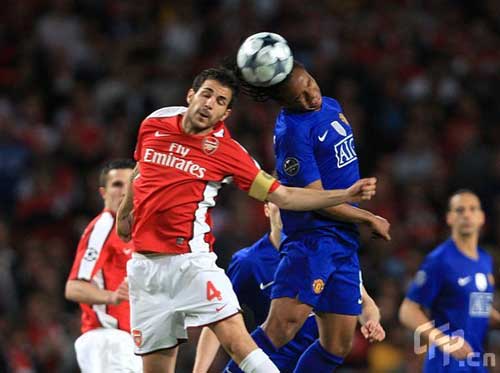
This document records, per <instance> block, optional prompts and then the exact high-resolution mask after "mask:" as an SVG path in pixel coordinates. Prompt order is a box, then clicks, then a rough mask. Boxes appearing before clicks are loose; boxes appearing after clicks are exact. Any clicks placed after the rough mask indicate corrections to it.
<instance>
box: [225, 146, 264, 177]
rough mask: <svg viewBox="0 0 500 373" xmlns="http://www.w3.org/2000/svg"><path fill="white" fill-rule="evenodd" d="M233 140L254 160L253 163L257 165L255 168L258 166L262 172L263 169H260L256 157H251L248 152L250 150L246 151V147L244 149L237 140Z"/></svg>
mask: <svg viewBox="0 0 500 373" xmlns="http://www.w3.org/2000/svg"><path fill="white" fill-rule="evenodd" d="M231 140H233V141H234V142H235V143H236V144H238V145H239V146H240V148H241V149H243V150H244V151H245V153H247V154H248V155H249V156H250V158H252V161H253V163H255V166H257V168H258V169H259V170H262V167H260V164H259V162H257V160H256V159H255V158H254V157H252V156H251V155H250V153H249V152H248V150H246V149H245V147H244V146H243V145H241V144H240V143H239V142H238V141H236V140H235V139H231Z"/></svg>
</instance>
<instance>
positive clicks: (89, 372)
mask: <svg viewBox="0 0 500 373" xmlns="http://www.w3.org/2000/svg"><path fill="white" fill-rule="evenodd" d="M75 350H76V359H77V361H78V365H79V366H80V369H81V371H82V373H110V372H114V373H118V372H120V373H122V372H123V373H124V372H127V373H142V359H141V358H140V357H139V356H136V355H134V341H133V340H132V336H131V335H130V334H129V333H127V332H125V331H123V330H119V329H111V328H98V329H93V330H89V331H88V332H86V333H83V334H82V335H81V336H80V337H78V339H77V340H76V341H75Z"/></svg>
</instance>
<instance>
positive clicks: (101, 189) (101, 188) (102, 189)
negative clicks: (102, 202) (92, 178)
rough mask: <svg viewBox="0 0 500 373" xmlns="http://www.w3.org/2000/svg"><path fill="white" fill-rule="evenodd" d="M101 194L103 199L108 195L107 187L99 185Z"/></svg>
mask: <svg viewBox="0 0 500 373" xmlns="http://www.w3.org/2000/svg"><path fill="white" fill-rule="evenodd" d="M99 194H100V195H101V197H102V199H104V198H105V197H106V189H105V188H104V187H99Z"/></svg>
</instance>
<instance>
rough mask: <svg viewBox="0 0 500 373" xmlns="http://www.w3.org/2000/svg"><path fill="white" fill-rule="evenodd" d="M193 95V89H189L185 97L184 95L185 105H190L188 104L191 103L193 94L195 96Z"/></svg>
mask: <svg viewBox="0 0 500 373" xmlns="http://www.w3.org/2000/svg"><path fill="white" fill-rule="evenodd" d="M195 93H196V92H195V91H194V89H193V88H190V89H189V91H188V93H187V95H186V101H187V103H188V104H190V103H191V100H192V99H193V96H194V94H195Z"/></svg>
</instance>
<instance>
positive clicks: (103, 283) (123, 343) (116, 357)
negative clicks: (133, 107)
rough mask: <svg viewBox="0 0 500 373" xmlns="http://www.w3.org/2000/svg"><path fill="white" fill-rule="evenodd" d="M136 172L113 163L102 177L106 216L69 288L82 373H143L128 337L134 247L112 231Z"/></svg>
mask: <svg viewBox="0 0 500 373" xmlns="http://www.w3.org/2000/svg"><path fill="white" fill-rule="evenodd" d="M134 166H135V162H133V161H132V160H115V161H111V162H109V163H108V164H107V165H106V166H105V167H104V168H103V170H102V171H101V175H100V180H99V184H100V187H99V193H100V194H101V196H102V199H103V200H104V210H103V211H102V212H101V213H100V214H99V215H98V216H97V217H96V218H95V219H94V220H92V221H91V222H90V224H89V225H88V226H87V228H86V229H85V231H84V233H83V235H82V237H81V239H80V242H79V244H78V249H77V252H76V258H75V261H74V263H73V268H72V269H71V273H70V275H69V279H68V281H67V282H66V298H67V299H69V300H72V301H74V302H78V303H80V308H81V309H82V335H81V336H80V337H79V338H78V339H77V340H76V342H75V350H76V357H77V360H78V365H79V366H80V369H81V370H82V372H84V373H86V372H88V373H109V372H134V373H135V372H142V361H141V359H140V358H139V357H137V356H135V355H134V343H133V340H132V337H131V336H130V306H129V302H128V284H127V281H126V263H127V261H128V260H129V259H130V256H131V252H132V249H131V246H132V245H131V244H126V243H124V242H123V241H122V240H120V239H119V238H118V236H117V234H116V230H115V229H114V228H115V214H116V210H117V208H118V205H119V204H120V201H121V199H122V197H123V193H124V191H125V188H126V184H127V183H129V181H130V175H131V173H132V170H133V168H134Z"/></svg>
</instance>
